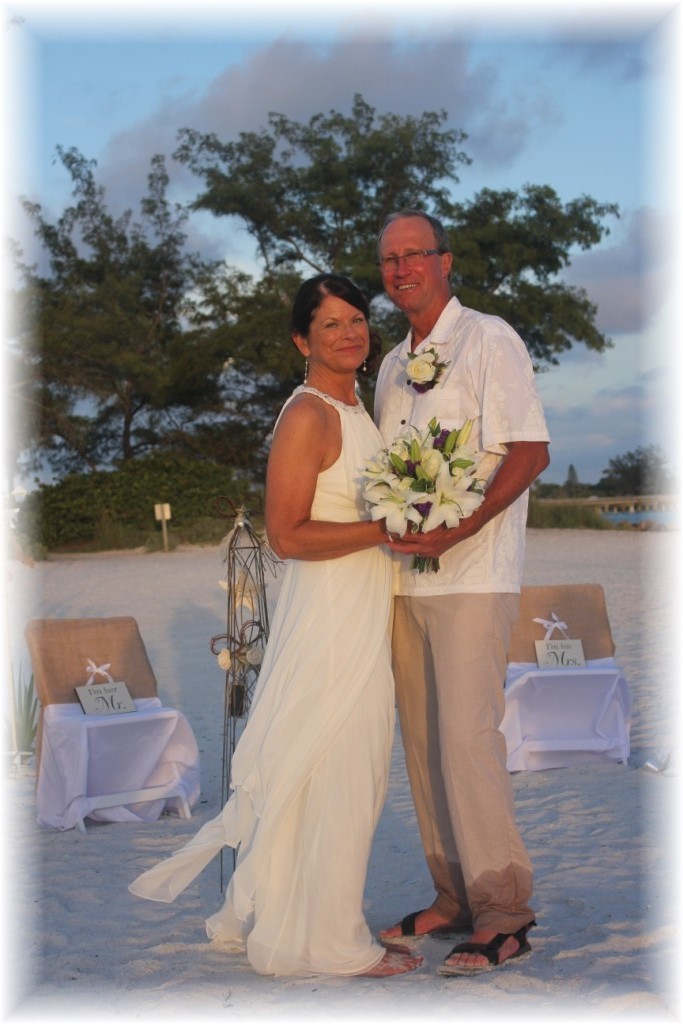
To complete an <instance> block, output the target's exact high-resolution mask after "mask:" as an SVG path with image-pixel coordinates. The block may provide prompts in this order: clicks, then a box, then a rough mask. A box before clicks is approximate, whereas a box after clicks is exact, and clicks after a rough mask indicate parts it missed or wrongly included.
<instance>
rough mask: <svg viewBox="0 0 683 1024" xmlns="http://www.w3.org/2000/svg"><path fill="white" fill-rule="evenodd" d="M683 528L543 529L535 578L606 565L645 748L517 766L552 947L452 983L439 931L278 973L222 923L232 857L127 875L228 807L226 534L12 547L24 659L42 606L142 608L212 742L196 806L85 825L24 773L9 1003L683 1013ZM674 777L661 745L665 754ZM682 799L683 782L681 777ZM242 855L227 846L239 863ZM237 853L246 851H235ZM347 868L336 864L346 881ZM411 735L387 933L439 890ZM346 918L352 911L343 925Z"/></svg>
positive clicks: (9, 1006)
mask: <svg viewBox="0 0 683 1024" xmlns="http://www.w3.org/2000/svg"><path fill="white" fill-rule="evenodd" d="M678 545H679V536H678V534H677V533H639V532H623V533H622V532H609V533H601V532H593V531H554V530H538V531H530V533H529V538H528V553H527V571H526V577H525V582H527V583H562V582H598V583H602V585H603V586H604V588H605V592H606V596H607V606H608V610H609V613H610V618H611V623H612V630H613V633H614V637H615V641H616V645H617V658H618V660H619V662H620V663H621V665H622V666H623V668H624V669H625V672H626V676H627V679H628V681H629V685H630V688H631V693H632V698H633V726H632V756H631V760H630V764H629V767H628V768H625V767H624V766H622V765H617V764H604V765H598V766H595V765H593V766H584V767H577V768H571V769H559V770H554V771H544V772H533V773H532V772H529V773H519V774H516V775H515V776H514V785H515V790H516V794H517V807H518V818H519V823H520V826H521V829H522V831H523V834H524V836H525V839H526V841H527V844H528V847H529V850H530V853H531V857H532V860H533V863H534V867H535V872H536V892H535V898H534V905H535V908H536V912H537V918H538V927H537V928H536V929H534V931H533V932H532V933H531V937H530V938H531V942H532V945H533V949H534V954H533V956H532V957H531V958H530V959H528V960H526V961H523V962H521V963H519V964H516V965H513V964H510V965H508V966H507V967H505V968H503V969H502V970H499V971H496V972H492V973H490V974H487V975H484V976H480V977H478V978H474V979H462V978H460V979H459V978H451V979H447V978H441V977H440V976H438V975H437V974H436V973H435V967H436V965H437V964H438V963H439V962H440V960H441V959H442V958H443V956H445V954H446V952H447V951H448V948H449V947H448V946H447V945H446V943H444V942H443V941H437V940H427V941H426V942H425V943H424V944H423V949H422V952H423V953H424V956H425V964H424V966H423V967H422V968H421V969H420V970H419V971H418V972H417V973H415V974H412V975H406V976H403V977H397V978H392V979H387V980H378V979H357V978H352V979H339V978H327V977H314V978H307V979H296V980H292V979H285V980H274V979H269V978H263V977H260V976H258V975H256V974H254V973H253V972H252V971H251V970H250V968H249V966H248V964H247V963H246V960H245V959H244V958H243V957H240V956H236V955H234V954H230V955H229V954H226V953H225V952H223V951H221V949H220V948H219V947H216V946H212V945H210V944H209V942H208V940H207V939H206V936H205V932H204V919H205V917H206V916H208V915H209V914H210V913H212V912H213V911H214V910H215V909H216V907H217V906H218V904H219V902H220V900H221V896H220V893H219V871H218V861H216V862H214V863H213V864H212V865H210V866H209V868H208V869H207V870H206V871H205V872H204V874H203V875H202V877H201V878H200V880H199V882H197V883H194V884H193V885H192V886H190V888H189V889H188V890H187V892H186V893H185V894H183V895H182V896H181V897H179V899H178V900H177V902H176V903H175V904H171V905H168V906H167V905H162V904H158V903H150V902H148V901H143V900H139V899H136V898H135V897H133V896H132V895H130V894H129V893H128V892H127V885H128V883H129V882H130V881H131V879H132V878H134V877H135V876H136V875H137V874H138V873H139V872H140V871H141V870H143V869H144V868H146V867H148V866H150V865H151V864H152V863H154V862H155V861H156V860H158V859H160V858H162V857H164V856H166V855H167V854H169V853H170V852H171V851H173V850H174V849H176V848H177V847H178V846H180V845H181V844H182V841H183V837H185V836H187V835H189V834H191V833H193V832H194V831H195V830H196V829H197V828H198V827H199V825H200V824H202V823H203V822H204V821H206V820H207V819H208V818H209V817H212V816H213V815H214V814H216V813H217V811H218V810H219V800H220V774H221V763H220V761H221V726H220V722H221V716H222V705H223V673H222V672H221V671H220V669H219V668H218V667H217V665H216V662H215V659H214V657H213V655H212V654H211V652H210V650H209V640H210V637H211V636H212V635H214V634H217V633H221V632H223V631H224V629H225V624H224V601H225V594H224V591H223V590H222V589H221V588H220V587H219V586H218V580H219V579H220V578H221V576H222V575H223V567H222V565H221V560H220V553H219V549H218V548H217V547H211V548H192V549H186V550H178V551H175V552H173V553H171V554H162V553H160V554H153V555H145V554H133V553H131V554H105V555H93V556H87V557H80V558H75V557H74V558H55V559H51V560H50V561H48V562H46V563H42V564H37V565H36V566H35V567H34V568H33V569H29V568H27V567H25V566H22V565H20V564H18V563H14V562H13V563H10V566H9V569H10V574H11V579H10V582H9V591H8V604H9V628H10V637H11V649H12V653H13V662H14V668H15V672H16V671H17V669H18V666H19V665H20V664H22V665H23V670H24V673H28V672H29V665H28V659H27V656H26V653H25V650H24V647H23V639H22V633H23V626H24V623H25V621H26V620H27V619H29V618H31V617H37V616H63V617H67V616H69V617H80V616H97V615H118V614H132V615H134V616H135V617H136V618H137V620H138V622H139V624H140V628H141V630H142V634H143V637H144V638H145V642H146V644H147V647H148V651H149V655H150V659H151V661H152V664H153V666H154V669H155V672H156V674H157V678H158V680H159V684H160V695H161V697H162V699H163V700H164V701H165V702H166V703H168V704H171V705H175V706H177V707H178V708H180V709H181V710H182V711H183V712H184V713H185V715H186V716H187V718H188V719H189V721H190V723H191V725H192V727H193V729H194V731H195V735H196V736H197V740H198V743H199V747H200V750H201V756H202V797H201V803H200V804H199V805H198V807H197V809H196V810H195V813H194V815H193V818H192V820H191V821H189V822H188V821H183V820H180V819H177V818H170V817H164V818H162V819H160V820H159V821H158V822H155V823H153V824H146V825H143V824H104V825H91V826H89V828H88V832H87V834H85V835H82V834H80V833H79V832H77V831H75V830H72V831H70V832H64V833H60V832H56V831H50V830H44V829H41V828H39V827H38V826H37V825H36V823H35V806H34V800H33V783H34V780H33V777H32V773H31V770H30V769H29V770H24V771H21V772H19V773H15V774H14V775H13V776H11V777H10V778H9V779H7V782H6V799H5V803H4V806H5V810H6V830H7V835H8V837H9V839H8V842H7V843H6V850H5V853H6V862H7V863H6V872H5V873H6V875H7V876H8V877H9V884H8V886H7V892H6V901H7V904H8V909H7V912H6V913H5V915H4V917H5V924H6V943H5V971H6V979H5V981H6V985H5V987H6V992H7V995H6V997H5V1002H4V1007H3V1008H4V1012H5V1014H6V1015H7V1016H11V1019H13V1020H14V1019H16V1020H54V1019H62V1018H64V1019H67V1018H68V1019H72V1018H81V1017H85V1016H86V1015H87V1016H90V1017H91V1016H92V1015H93V1014H95V1015H96V1016H97V1017H98V1018H104V1019H109V1018H114V1017H116V1018H124V1019H140V1018H152V1019H160V1020H178V1019H180V1020H194V1019H207V1018H209V1019H220V1020H225V1021H233V1020H247V1019H259V1020H261V1019H262V1020H279V1019H296V1020H301V1019H306V1020H308V1019H320V1020H332V1021H334V1020H346V1019H353V1020H357V1019H368V1020H384V1019H387V1020H395V1019H404V1020H429V1021H432V1020H442V1019H448V1020H451V1019H456V1020H457V1019H460V1020H470V1019H476V1020H482V1019H496V1020H498V1019H500V1020H509V1019H511V1018H524V1019H534V1020H542V1021H545V1020H550V1019H552V1018H557V1017H566V1018H569V1017H572V1018H575V1017H577V1016H578V1017H584V1018H585V1017H586V1016H587V1015H590V1016H591V1017H592V1016H593V1015H594V1014H595V1015H596V1016H597V1015H598V1014H600V1016H601V1018H602V1017H603V1016H604V1015H607V1016H608V1017H609V1018H610V1019H617V1020H621V1019H622V1018H625V1019H627V1020H628V1021H651V1020H659V1019H665V1020H668V1019H679V1014H680V1009H681V1006H682V1005H683V1003H682V1002H681V999H680V993H679V991H678V986H677V979H676V978H675V973H676V972H675V971H674V970H673V950H674V937H675V936H674V926H675V921H676V918H677V898H678V893H677V886H675V885H674V881H675V878H676V876H677V871H675V870H674V862H675V860H676V850H675V846H676V842H675V839H676V829H675V824H676V813H675V801H674V792H675V790H677V780H676V775H675V764H674V757H673V755H674V751H675V747H676V744H677V734H678V730H677V728H676V722H675V717H676V715H675V711H676V710H677V706H676V705H677V702H676V701H674V699H673V691H674V684H675V683H677V682H678V680H677V679H676V676H677V675H678V666H677V665H676V666H674V664H673V651H674V650H675V649H676V640H677V636H678V629H679V628H680V625H679V617H678V607H677V594H676V588H677V571H678ZM667 758H668V759H669V762H668V763H669V767H668V768H667V770H666V771H663V772H655V771H652V770H650V768H649V767H646V762H648V761H649V762H654V763H656V764H659V765H660V766H663V765H664V764H666V762H667ZM676 796H678V794H677V793H676ZM229 857H230V854H229V853H228V858H229ZM227 863H229V861H227ZM330 884H331V885H333V884H334V878H333V877H332V876H331V877H330ZM431 898H432V896H431V888H430V882H429V879H428V875H427V871H426V869H425V866H424V863H423V859H422V854H421V847H420V842H419V839H418V835H417V828H416V821H415V815H414V812H413V808H412V804H411V799H410V793H409V789H408V784H407V781H406V776H405V771H404V767H403V759H402V752H401V749H400V741H399V740H398V738H397V743H396V746H395V749H394V758H393V766H392V773H391V782H390V792H389V798H388V801H387V804H386V807H385V809H384V813H383V815H382V818H381V821H380V825H379V829H378V831H377V835H376V839H375V844H374V848H373V854H372V859H371V864H370V871H369V876H368V884H367V894H366V912H367V916H368V920H369V922H370V925H371V927H372V928H373V929H375V930H378V929H380V928H381V927H383V926H386V925H388V924H390V923H393V922H394V921H395V920H397V919H398V918H400V917H401V916H403V914H405V913H407V912H408V911H410V910H414V909H418V908H420V907H422V906H425V905H426V904H428V903H429V902H430V901H431ZM330 926H331V927H333V926H334V925H333V922H331V923H330Z"/></svg>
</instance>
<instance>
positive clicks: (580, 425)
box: [2, 0, 683, 483]
mask: <svg viewBox="0 0 683 1024" xmlns="http://www.w3.org/2000/svg"><path fill="white" fill-rule="evenodd" d="M550 6H551V5H549V4H545V5H535V4H533V3H529V4H526V5H525V4H524V3H515V4H514V5H509V4H500V3H494V2H489V0H479V2H478V3H476V4H472V5H470V4H469V3H468V2H467V0H462V2H456V0H450V3H448V4H446V3H443V4H441V3H436V2H430V0H426V2H420V3H419V4H411V5H410V6H408V5H407V4H404V3H402V2H401V0H395V2H393V3H388V2H385V0H376V2H374V3H373V0H367V2H364V3H361V2H356V0H347V2H346V3H344V4H340V5H334V4H326V5H324V6H321V5H319V6H318V7H315V6H314V5H312V4H305V3H297V2H296V0H292V2H289V3H287V4H282V3H266V2H265V0H250V2H249V3H248V4H245V3H240V5H239V8H238V10H235V9H234V5H233V4H232V3H230V2H228V0H224V2H223V3H222V4H218V3H211V2H207V0H198V2H197V3H193V4H191V5H190V4H181V5H176V6H173V7H172V8H171V7H169V5H168V4H165V5H164V4H161V3H160V2H158V0H140V2H139V3H137V4H132V3H127V2H126V0H121V2H119V3H117V4H116V6H113V5H110V4H109V3H108V0H102V2H100V3H99V4H97V5H90V6H87V5H83V4H79V3H75V2H74V3H62V2H60V0H52V2H42V3H41V2H36V0H16V2H13V3H3V14H4V24H3V33H2V35H3V48H4V57H5V72H4V73H5V81H6V85H7V88H6V89H5V90H4V92H5V102H4V110H3V136H4V139H5V146H4V147H3V148H4V157H3V164H4V167H3V170H4V183H5V190H4V192H5V195H4V210H3V221H4V227H5V230H4V232H3V234H5V235H7V234H9V235H11V236H12V237H15V238H18V239H19V241H20V242H21V243H22V244H24V245H27V246H28V245H30V239H29V236H28V235H27V234H26V225H25V223H24V222H23V221H22V218H21V216H20V214H19V213H18V208H19V207H18V201H17V200H18V196H20V195H24V196H27V197H28V198H30V199H31V200H35V201H37V202H39V203H41V205H42V206H43V210H44V213H45V214H46V215H47V216H48V217H50V218H52V219H56V218H57V217H58V216H59V214H60V213H61V212H62V210H63V209H64V207H65V206H66V205H67V204H68V202H69V198H70V189H69V178H68V175H67V174H66V172H65V171H64V170H63V168H62V167H61V165H60V164H59V163H58V162H55V151H56V147H57V146H58V145H60V146H63V147H66V148H69V147H75V148H76V149H78V150H79V151H80V152H81V154H82V155H83V156H85V157H86V158H88V159H94V160H96V161H97V177H98V180H99V181H100V182H101V183H102V184H103V185H104V186H105V187H106V190H107V200H108V203H109V205H110V207H111V208H112V209H113V210H114V211H115V212H122V211H123V210H124V209H127V208H131V209H133V210H134V212H135V213H137V212H138V210H139V202H140V199H141V197H142V195H143V194H144V193H145V191H146V179H147V174H148V172H149V167H150V159H151V157H152V156H153V155H154V154H156V153H163V154H165V155H166V157H167V166H168V169H169V171H170V174H171V183H172V184H171V190H170V196H171V198H173V199H175V200H177V201H178V202H186V201H189V200H191V199H192V198H193V197H194V196H195V195H196V194H197V192H198V191H199V184H200V183H199V181H198V179H196V178H193V177H192V176H191V174H190V173H189V172H188V171H187V170H186V169H185V168H181V167H180V166H179V165H178V164H177V163H175V161H173V160H172V158H171V154H172V152H173V150H174V149H175V146H176V136H177V132H178V130H179V129H180V128H183V127H192V128H195V129H197V130H200V131H204V132H209V131H212V132H216V133H217V134H218V136H219V137H221V138H222V139H225V140H227V139H230V138H235V137H236V135H237V133H239V132H240V131H245V130H249V131H251V130H259V129H261V128H265V127H266V126H267V117H268V114H269V112H271V111H275V112H278V113H282V114H285V115H286V116H288V117H289V118H292V119H294V120H298V121H304V122H305V121H308V119H309V118H310V117H311V116H313V115H314V114H316V113H319V112H323V113H327V112H329V111H330V110H337V111H340V112H341V113H345V114H348V112H349V110H350V107H351V104H352V101H353V96H354V94H355V93H360V94H361V95H362V96H363V98H364V99H365V100H366V101H367V102H368V103H369V104H370V105H371V106H372V107H374V108H375V110H376V112H377V114H378V115H381V114H385V113H395V114H398V115H401V116H405V115H408V114H411V115H414V116H420V115H421V114H422V113H424V112H425V111H428V110H429V111H433V110H444V111H446V114H447V121H446V123H445V127H448V128H457V129H461V130H463V131H464V132H465V133H466V134H467V139H466V141H465V143H464V147H463V148H464V149H465V151H466V152H467V154H468V156H469V157H470V158H471V164H470V165H469V166H463V167H461V169H460V171H459V178H460V181H459V183H457V184H455V185H454V186H453V194H454V198H455V199H456V200H458V201H467V200H469V199H472V198H474V196H475V195H476V193H477V192H479V191H480V190H481V189H483V188H491V189H514V190H519V189H520V188H522V187H523V186H524V185H525V184H535V185H549V186H550V187H552V188H553V189H555V191H556V192H557V194H558V195H559V197H560V199H561V200H562V201H563V202H569V201H571V200H572V199H576V198H579V197H581V196H583V195H589V196H592V197H593V198H594V199H596V200H598V201H600V202H609V203H617V204H618V205H619V208H620V216H619V218H610V219H608V221H607V223H608V226H609V228H610V233H609V235H608V236H607V237H606V238H605V239H604V240H603V241H602V243H601V244H600V245H599V246H597V247H595V248H594V249H592V250H590V251H589V252H581V251H578V252H576V253H575V254H573V258H572V263H571V266H570V267H569V268H567V270H566V271H565V272H564V273H563V275H562V278H563V280H565V281H566V282H567V283H569V284H571V285H573V286H576V287H580V288H584V289H585V290H586V292H587V294H588V296H589V298H590V299H591V301H592V302H593V303H594V304H595V305H596V306H597V309H598V314H597V324H598V326H599V328H600V329H601V330H602V331H603V332H604V333H605V334H606V335H607V336H608V337H609V338H610V339H611V341H612V348H610V349H609V350H608V351H606V352H604V353H593V352H589V351H588V350H586V349H585V347H584V346H581V345H578V346H576V347H575V348H574V349H572V350H571V352H569V353H566V354H564V355H562V357H561V362H560V365H559V366H557V367H554V368H552V369H550V370H548V371H547V372H544V373H542V374H539V376H538V386H539V390H540V393H541V397H542V400H543V403H544V407H545V410H546V417H547V420H548V426H549V430H550V434H551V438H552V445H551V465H550V467H549V469H548V470H547V471H546V472H545V473H544V474H543V477H542V479H543V481H545V482H555V483H563V482H564V481H565V480H566V479H567V473H568V469H569V466H570V465H572V466H573V467H574V468H575V470H576V471H577V474H578V478H579V480H580V481H581V482H584V483H596V482H597V481H598V480H599V478H600V476H601V475H602V473H603V471H604V470H606V469H607V467H608V463H609V460H610V459H611V458H613V457H615V456H618V455H622V454H624V453H626V452H628V451H633V450H634V449H635V448H637V447H638V446H640V445H649V444H658V445H660V446H661V447H662V448H663V449H664V452H665V453H666V456H667V458H668V460H669V465H670V467H671V468H672V469H674V470H679V469H680V470H681V471H683V465H682V464H681V460H680V457H679V454H678V452H679V450H680V427H679V413H678V406H679V405H680V403H679V402H677V392H678V382H679V373H678V365H677V358H676V351H675V350H676V342H677V340H678V339H677V337H676V334H677V332H678V328H677V324H676V320H675V319H674V318H675V314H676V301H675V300H676V295H677V284H678V283H679V282H680V242H679V238H680V230H679V228H680V187H679V185H678V181H679V179H680V178H681V173H680V172H681V166H680V156H679V144H680V139H679V128H678V125H677V121H676V110H678V113H679V114H680V95H681V90H680V72H679V71H678V67H677V65H678V64H679V63H680V61H679V60H678V57H679V55H680V40H681V23H682V20H683V16H682V13H681V5H680V4H678V3H657V2H656V0H650V2H646V3H641V4H638V3H627V2H623V0H622V2H616V0H615V2H612V3H609V2H603V3H602V4H601V3H600V2H599V0H596V2H594V3H591V4H588V3H586V4H584V3H583V0H574V2H573V3H571V4H565V3H564V2H563V0H558V2H557V3H554V4H553V5H552V7H551V9H550V10H546V9H545V7H550ZM93 8H94V9H93ZM245 9H246V10H245ZM188 227H189V229H190V231H189V236H190V237H189V244H190V246H191V247H192V248H197V249H200V250H201V251H202V252H203V253H204V254H205V255H207V256H212V257H216V258H217V257H221V258H224V259H226V260H227V262H228V263H230V264H231V265H233V266H239V267H242V268H244V269H245V270H247V271H249V272H258V266H257V264H256V263H255V254H254V251H253V246H252V244H251V242H250V239H249V238H248V236H247V235H246V233H245V231H244V230H243V229H242V228H241V227H240V226H239V224H238V223H237V222H236V221H234V220H232V219H231V220H230V221H227V220H226V219H225V218H223V219H219V218H214V217H212V216H210V215H208V214H204V215H202V216H201V217H200V216H195V215H193V217H192V218H191V221H190V224H189V225H188Z"/></svg>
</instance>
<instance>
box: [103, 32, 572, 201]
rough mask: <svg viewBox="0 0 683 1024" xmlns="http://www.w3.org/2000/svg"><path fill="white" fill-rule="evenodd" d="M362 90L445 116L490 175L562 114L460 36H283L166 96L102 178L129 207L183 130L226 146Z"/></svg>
mask: <svg viewBox="0 0 683 1024" xmlns="http://www.w3.org/2000/svg"><path fill="white" fill-rule="evenodd" d="M355 93H360V94H361V95H362V96H363V98H364V99H365V100H366V101H367V102H368V103H369V104H370V105H371V106H373V107H374V108H375V109H376V110H377V112H378V114H384V113H389V112H400V113H401V114H402V115H414V116H420V115H421V114H422V113H424V112H425V111H439V110H442V109H443V110H445V111H446V113H447V116H448V120H447V127H450V128H458V129H461V130H463V131H465V132H466V133H467V136H468V138H467V141H466V142H465V144H464V149H465V151H466V152H467V154H468V155H469V156H470V157H471V158H472V159H473V161H474V162H475V164H480V165H481V167H482V168H483V169H484V170H485V168H486V167H487V166H492V165H493V164H496V165H500V164H501V163H502V164H505V163H508V162H511V161H512V160H514V158H515V157H516V156H517V155H518V154H519V153H520V152H521V151H522V150H523V149H524V148H525V146H527V145H529V143H530V141H531V139H532V138H533V136H534V133H535V132H537V131H541V130H549V128H551V127H552V125H553V123H555V122H556V120H557V118H558V117H559V114H558V112H557V110H556V109H555V106H554V104H553V102H551V100H550V99H549V98H548V97H547V96H546V95H545V94H544V93H543V91H542V90H539V88H538V82H532V81H531V80H529V81H527V82H525V81H523V80H518V81H516V82H515V83H514V84H513V85H512V86H510V85H509V83H508V85H506V84H504V82H503V73H502V64H500V63H499V64H498V65H497V64H496V62H494V61H493V60H485V59H478V58H476V57H475V56H474V51H473V48H472V45H471V44H470V43H467V42H464V41H462V40H459V39H457V38H446V39H441V40H439V41H437V42H422V41H417V42H412V43H410V44H409V45H407V44H405V43H400V42H398V41H395V40H392V39H390V38H380V37H373V36H355V37H349V38H342V39H338V40H337V41H335V42H332V43H329V44H327V45H325V46H321V45H314V44H313V43H307V42H301V41H297V40H294V39H288V38H284V37H283V38H280V39H277V40H275V41H274V42H272V43H270V44H269V45H266V46H264V47H263V48H262V49H260V50H258V51H256V52H254V53H252V54H250V55H248V56H246V57H245V59H244V61H243V62H242V63H240V64H236V65H231V66H230V67H228V68H226V70H225V71H224V72H223V73H222V74H220V75H219V76H218V77H217V78H215V79H214V80H213V81H212V82H211V83H210V84H209V86H208V87H207V89H206V90H205V92H204V94H203V95H201V96H199V97H197V96H196V95H195V94H194V93H193V94H188V95H186V96H185V97H182V96H179V95H178V94H177V93H176V94H175V95H174V96H173V97H172V98H171V97H170V96H169V97H167V98H161V99H160V101H159V105H158V107H157V109H156V110H155V111H154V113H153V114H152V115H151V116H148V117H146V118H144V119H141V120H139V121H138V122H137V123H134V124H132V125H131V126H130V128H128V129H127V130H126V131H125V132H119V133H117V134H116V135H114V136H113V137H112V138H111V141H110V142H109V145H108V146H107V148H106V150H105V152H104V154H103V158H102V159H101V160H100V161H99V164H100V172H101V178H102V181H103V182H104V184H105V186H106V188H107V194H108V196H110V198H111V199H112V201H113V202H114V203H115V204H116V205H118V206H120V207H122V208H126V207H127V206H130V205H131V203H137V201H138V200H139V197H140V195H141V193H142V191H143V189H144V182H145V178H146V174H147V170H148V167H149V160H150V158H151V156H152V155H153V154H154V153H159V152H161V153H165V154H167V155H169V154H171V153H172V152H173V150H174V149H175V147H176V144H177V132H178V130H179V129H180V128H183V127H190V128H193V129H196V130H198V131H200V132H215V133H216V134H217V135H218V137H219V138H221V139H225V140H226V141H227V140H229V139H234V138H236V137H237V135H238V133H239V132H241V131H258V130H260V129H262V128H266V127H267V118H268V114H269V112H271V111H275V112H277V113H282V114H285V115H286V116H287V117H289V118H292V119H293V120H296V121H304V122H306V121H308V120H309V118H310V117H312V116H313V115H314V114H316V113H319V112H324V113H327V112H328V111H330V110H332V109H334V110H338V111H340V112H341V113H344V114H348V113H349V111H350V108H351V104H352V101H353V96H354V94H355ZM172 175H173V181H174V184H175V185H176V187H177V188H178V189H179V190H181V191H185V190H188V189H190V187H194V188H195V189H196V184H197V183H196V180H193V181H192V183H191V179H190V177H189V175H188V174H187V172H186V171H185V170H184V169H183V168H178V167H176V166H174V167H173V172H172Z"/></svg>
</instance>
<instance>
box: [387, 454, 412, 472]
mask: <svg viewBox="0 0 683 1024" xmlns="http://www.w3.org/2000/svg"><path fill="white" fill-rule="evenodd" d="M389 462H390V463H391V465H392V466H393V467H394V469H395V470H397V471H398V472H399V473H400V474H401V476H408V467H407V466H406V464H405V462H404V461H403V459H402V458H401V456H400V455H397V454H396V452H389Z"/></svg>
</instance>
